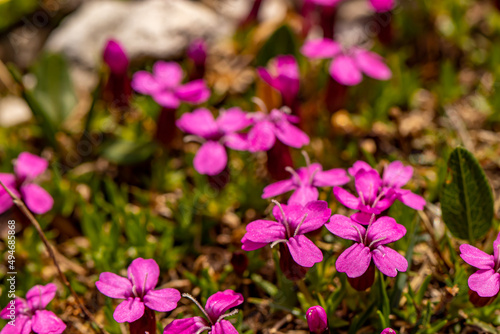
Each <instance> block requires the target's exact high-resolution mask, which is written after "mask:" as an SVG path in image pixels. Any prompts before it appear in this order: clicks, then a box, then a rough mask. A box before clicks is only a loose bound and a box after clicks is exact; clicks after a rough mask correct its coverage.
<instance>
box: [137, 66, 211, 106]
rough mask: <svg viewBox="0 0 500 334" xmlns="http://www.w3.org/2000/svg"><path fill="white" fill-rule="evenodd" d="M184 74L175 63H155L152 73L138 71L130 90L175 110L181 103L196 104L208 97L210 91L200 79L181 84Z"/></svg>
mask: <svg viewBox="0 0 500 334" xmlns="http://www.w3.org/2000/svg"><path fill="white" fill-rule="evenodd" d="M183 76H184V72H183V71H182V68H181V66H180V65H179V64H177V63H175V62H164V61H157V62H156V63H155V64H154V65H153V73H149V72H146V71H139V72H137V73H135V74H134V77H133V78H132V88H133V89H134V90H135V91H137V92H139V93H141V94H145V95H151V97H152V98H153V99H154V100H155V101H156V102H157V103H158V104H159V105H161V106H162V107H165V108H171V109H176V108H177V107H179V105H180V104H181V102H183V101H184V102H188V103H192V104H198V103H202V102H205V101H206V100H208V98H209V97H210V90H209V89H208V88H207V86H206V85H205V82H204V81H203V80H201V79H199V80H193V81H191V82H188V83H186V84H184V85H182V84H181V81H182V77H183Z"/></svg>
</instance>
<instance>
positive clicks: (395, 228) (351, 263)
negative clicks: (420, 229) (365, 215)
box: [325, 215, 408, 278]
mask: <svg viewBox="0 0 500 334" xmlns="http://www.w3.org/2000/svg"><path fill="white" fill-rule="evenodd" d="M325 227H326V228H327V229H328V230H329V231H330V232H331V233H333V234H335V235H336V236H339V237H341V238H343V239H347V240H353V241H354V244H353V245H352V246H351V247H349V248H348V249H346V250H345V251H344V252H343V253H342V254H340V256H339V257H338V259H337V262H336V263H335V267H336V268H337V271H338V272H341V273H346V274H347V276H348V277H350V278H356V277H360V276H362V275H363V274H364V273H365V272H366V271H367V270H368V267H369V266H370V264H371V262H372V260H373V262H374V263H375V266H377V268H378V269H379V270H380V271H381V272H382V273H384V274H385V275H387V276H390V277H396V275H397V273H398V271H401V272H404V271H406V270H407V269H408V262H407V261H406V259H405V258H404V257H403V256H402V255H401V254H399V253H398V252H396V251H395V250H393V249H391V248H389V247H387V246H385V245H386V244H388V243H391V242H394V241H397V240H399V239H401V238H402V237H403V236H404V235H405V234H406V229H405V227H404V226H403V225H400V224H398V223H396V221H395V220H394V219H393V218H391V217H380V218H379V219H377V220H376V221H375V222H373V223H371V224H370V225H369V226H368V228H365V227H364V226H363V225H360V224H358V223H356V222H355V221H353V220H352V219H350V218H348V217H345V216H342V215H333V216H332V218H331V219H330V222H329V223H327V224H326V225H325Z"/></svg>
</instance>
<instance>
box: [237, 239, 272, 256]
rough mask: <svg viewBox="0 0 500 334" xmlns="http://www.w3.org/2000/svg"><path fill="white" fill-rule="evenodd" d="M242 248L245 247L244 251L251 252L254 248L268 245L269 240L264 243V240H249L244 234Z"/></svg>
mask: <svg viewBox="0 0 500 334" xmlns="http://www.w3.org/2000/svg"><path fill="white" fill-rule="evenodd" d="M241 244H242V245H241V249H243V250H244V251H247V252H250V251H253V250H256V249H260V248H262V247H266V246H267V245H268V243H267V242H265V243H263V242H253V241H251V240H248V238H247V237H246V236H244V237H243V238H241Z"/></svg>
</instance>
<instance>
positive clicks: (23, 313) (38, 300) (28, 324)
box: [0, 283, 66, 334]
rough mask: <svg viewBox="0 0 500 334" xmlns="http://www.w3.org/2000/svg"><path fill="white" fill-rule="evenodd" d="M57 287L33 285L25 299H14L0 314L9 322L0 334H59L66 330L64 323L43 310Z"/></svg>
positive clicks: (52, 285) (54, 294)
mask: <svg viewBox="0 0 500 334" xmlns="http://www.w3.org/2000/svg"><path fill="white" fill-rule="evenodd" d="M56 291H57V287H56V286H55V284H52V283H49V284H47V285H45V286H43V285H35V286H34V287H32V288H31V289H30V290H29V291H28V293H27V294H26V299H23V298H19V297H16V299H14V300H12V301H11V302H10V303H9V305H7V306H6V307H5V308H4V309H3V310H2V311H1V312H0V317H1V318H2V319H6V320H9V322H8V323H7V325H5V327H4V328H3V329H2V331H1V332H0V333H1V334H29V333H32V332H34V333H38V334H60V333H62V332H64V330H65V329H66V325H65V324H64V322H63V321H62V320H61V319H59V318H58V317H57V315H55V314H54V313H53V312H51V311H47V310H46V309H45V308H46V307H47V305H48V304H49V303H50V301H51V300H52V299H54V297H55V296H56Z"/></svg>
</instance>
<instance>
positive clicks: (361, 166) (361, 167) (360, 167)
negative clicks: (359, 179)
mask: <svg viewBox="0 0 500 334" xmlns="http://www.w3.org/2000/svg"><path fill="white" fill-rule="evenodd" d="M369 170H374V169H373V168H372V166H370V165H369V164H368V163H367V162H364V161H362V160H358V161H356V162H355V163H354V165H352V167H351V168H349V169H348V170H347V171H348V172H349V174H350V175H351V176H352V177H355V176H356V174H358V172H360V171H369Z"/></svg>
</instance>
